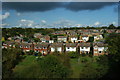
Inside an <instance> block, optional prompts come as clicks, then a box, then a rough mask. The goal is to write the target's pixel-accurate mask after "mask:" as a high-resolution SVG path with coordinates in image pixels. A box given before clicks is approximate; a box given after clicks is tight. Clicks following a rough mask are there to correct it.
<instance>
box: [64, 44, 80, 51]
mask: <svg viewBox="0 0 120 80" xmlns="http://www.w3.org/2000/svg"><path fill="white" fill-rule="evenodd" d="M77 46H78V45H77V43H66V44H65V51H66V52H77Z"/></svg>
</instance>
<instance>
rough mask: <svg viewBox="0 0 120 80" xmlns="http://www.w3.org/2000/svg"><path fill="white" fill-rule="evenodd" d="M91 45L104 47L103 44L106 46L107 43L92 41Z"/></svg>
mask: <svg viewBox="0 0 120 80" xmlns="http://www.w3.org/2000/svg"><path fill="white" fill-rule="evenodd" d="M93 46H98V47H105V46H108V44H105V43H93Z"/></svg>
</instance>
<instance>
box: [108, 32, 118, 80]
mask: <svg viewBox="0 0 120 80" xmlns="http://www.w3.org/2000/svg"><path fill="white" fill-rule="evenodd" d="M106 42H107V43H108V45H109V46H108V51H109V54H108V60H109V66H110V69H109V72H108V75H107V77H111V78H112V79H114V78H119V75H118V74H120V69H119V65H120V34H114V33H113V34H110V35H109V36H108V37H107V38H106Z"/></svg>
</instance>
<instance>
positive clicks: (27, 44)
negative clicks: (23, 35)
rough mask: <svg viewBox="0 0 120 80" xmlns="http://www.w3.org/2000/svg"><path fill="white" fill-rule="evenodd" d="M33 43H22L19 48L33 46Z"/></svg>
mask: <svg viewBox="0 0 120 80" xmlns="http://www.w3.org/2000/svg"><path fill="white" fill-rule="evenodd" d="M31 44H32V43H20V44H18V45H19V46H31Z"/></svg>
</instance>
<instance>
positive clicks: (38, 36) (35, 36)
mask: <svg viewBox="0 0 120 80" xmlns="http://www.w3.org/2000/svg"><path fill="white" fill-rule="evenodd" d="M41 36H42V34H41V33H35V34H34V38H41Z"/></svg>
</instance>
